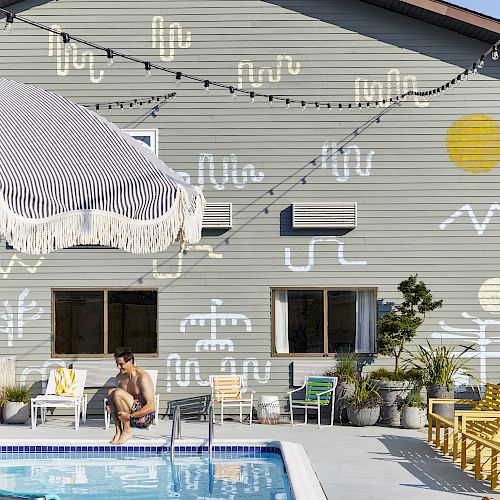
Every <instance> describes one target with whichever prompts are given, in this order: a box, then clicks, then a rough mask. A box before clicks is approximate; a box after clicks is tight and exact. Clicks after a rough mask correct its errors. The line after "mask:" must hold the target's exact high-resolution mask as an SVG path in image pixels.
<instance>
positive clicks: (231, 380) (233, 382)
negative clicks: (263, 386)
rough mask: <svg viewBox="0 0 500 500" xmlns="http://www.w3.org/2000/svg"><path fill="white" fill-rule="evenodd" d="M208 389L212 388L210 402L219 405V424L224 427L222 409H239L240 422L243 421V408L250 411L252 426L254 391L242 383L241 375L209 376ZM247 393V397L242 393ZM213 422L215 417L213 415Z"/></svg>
mask: <svg viewBox="0 0 500 500" xmlns="http://www.w3.org/2000/svg"><path fill="white" fill-rule="evenodd" d="M210 387H211V388H212V401H213V402H214V403H219V404H220V407H221V410H220V423H221V425H224V407H225V406H226V407H227V406H233V407H234V406H236V407H239V409H240V422H241V421H242V419H243V415H242V413H243V407H244V406H248V407H249V409H250V425H252V412H253V395H254V394H255V391H254V390H252V389H250V388H249V387H247V386H246V385H245V384H244V383H243V375H210ZM245 392H249V393H250V395H249V396H247V397H244V396H243V393H245ZM214 421H215V415H214Z"/></svg>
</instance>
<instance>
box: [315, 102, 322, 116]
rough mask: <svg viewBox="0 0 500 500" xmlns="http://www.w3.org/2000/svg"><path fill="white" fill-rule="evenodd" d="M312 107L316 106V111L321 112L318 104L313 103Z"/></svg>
mask: <svg viewBox="0 0 500 500" xmlns="http://www.w3.org/2000/svg"><path fill="white" fill-rule="evenodd" d="M314 105H315V106H316V111H317V112H318V113H319V112H320V111H321V108H320V105H319V102H317V101H316V102H315V103H314Z"/></svg>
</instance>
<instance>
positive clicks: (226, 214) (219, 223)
mask: <svg viewBox="0 0 500 500" xmlns="http://www.w3.org/2000/svg"><path fill="white" fill-rule="evenodd" d="M202 227H203V229H230V228H232V227H233V204H232V203H207V204H206V206H205V211H204V212H203V223H202Z"/></svg>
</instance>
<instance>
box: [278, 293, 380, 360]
mask: <svg viewBox="0 0 500 500" xmlns="http://www.w3.org/2000/svg"><path fill="white" fill-rule="evenodd" d="M272 300H273V308H272V310H273V331H274V339H273V354H276V355H286V354H294V355H301V354H302V355H307V356H309V355H313V356H314V355H321V356H324V355H328V354H334V353H336V352H340V351H346V350H351V351H355V352H358V353H373V352H375V336H376V321H377V291H376V290H375V289H373V288H366V289H333V288H310V289H307V288H301V289H285V288H275V289H273V290H272Z"/></svg>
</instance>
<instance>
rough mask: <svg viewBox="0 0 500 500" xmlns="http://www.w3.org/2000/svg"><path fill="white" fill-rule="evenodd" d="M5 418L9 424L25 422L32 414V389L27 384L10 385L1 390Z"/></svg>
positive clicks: (0, 398)
mask: <svg viewBox="0 0 500 500" xmlns="http://www.w3.org/2000/svg"><path fill="white" fill-rule="evenodd" d="M0 400H1V403H2V404H1V406H2V407H3V419H4V422H5V423H7V424H24V423H26V422H27V421H28V419H29V416H30V409H29V405H28V403H29V401H30V390H29V387H27V386H25V385H9V386H6V387H4V388H3V389H2V391H1V397H0Z"/></svg>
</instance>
